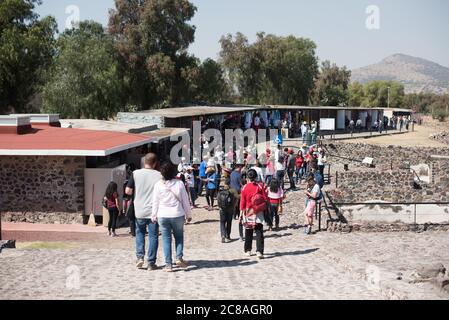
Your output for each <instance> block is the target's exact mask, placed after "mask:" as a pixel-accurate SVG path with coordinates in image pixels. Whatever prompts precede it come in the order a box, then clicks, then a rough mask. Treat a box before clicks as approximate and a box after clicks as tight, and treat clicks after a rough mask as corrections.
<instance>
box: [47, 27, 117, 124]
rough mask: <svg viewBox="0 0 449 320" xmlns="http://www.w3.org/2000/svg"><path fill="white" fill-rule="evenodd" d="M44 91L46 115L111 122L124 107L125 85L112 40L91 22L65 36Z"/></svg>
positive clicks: (59, 40)
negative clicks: (52, 114)
mask: <svg viewBox="0 0 449 320" xmlns="http://www.w3.org/2000/svg"><path fill="white" fill-rule="evenodd" d="M57 47H58V54H57V56H56V57H55V61H54V65H53V67H52V70H51V72H50V76H49V81H48V82H47V83H46V85H45V87H44V90H43V109H44V111H45V112H54V113H59V114H61V115H62V116H63V117H65V118H77V119H79V118H95V119H108V118H109V117H111V116H113V115H115V114H116V112H117V111H119V110H120V109H121V108H122V106H123V104H124V99H123V97H124V91H123V83H122V79H121V77H120V72H119V65H118V59H117V54H116V52H115V49H114V45H113V42H112V39H111V37H110V36H108V35H106V34H105V32H104V29H103V27H102V26H101V25H100V24H98V23H96V22H92V21H85V22H81V23H80V26H79V29H72V30H68V31H66V32H64V33H63V34H62V35H61V36H60V37H59V39H58V43H57Z"/></svg>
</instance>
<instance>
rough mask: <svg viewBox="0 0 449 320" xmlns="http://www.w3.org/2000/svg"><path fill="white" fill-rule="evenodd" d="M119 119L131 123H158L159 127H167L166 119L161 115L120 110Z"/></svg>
mask: <svg viewBox="0 0 449 320" xmlns="http://www.w3.org/2000/svg"><path fill="white" fill-rule="evenodd" d="M117 121H118V122H121V123H130V124H148V125H156V126H157V127H158V129H160V128H165V119H164V117H160V116H152V115H149V114H146V113H131V112H119V113H118V114H117Z"/></svg>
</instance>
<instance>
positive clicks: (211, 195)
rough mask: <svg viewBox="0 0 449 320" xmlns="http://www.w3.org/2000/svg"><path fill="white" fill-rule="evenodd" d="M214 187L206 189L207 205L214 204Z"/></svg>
mask: <svg viewBox="0 0 449 320" xmlns="http://www.w3.org/2000/svg"><path fill="white" fill-rule="evenodd" d="M215 191H216V189H206V200H207V204H208V205H209V206H212V207H213V206H214V200H215Z"/></svg>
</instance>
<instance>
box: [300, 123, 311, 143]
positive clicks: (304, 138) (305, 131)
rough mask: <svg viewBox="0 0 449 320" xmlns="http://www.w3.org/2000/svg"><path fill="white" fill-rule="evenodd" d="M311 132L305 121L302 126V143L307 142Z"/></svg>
mask: <svg viewBox="0 0 449 320" xmlns="http://www.w3.org/2000/svg"><path fill="white" fill-rule="evenodd" d="M308 133H309V126H308V125H307V122H305V121H304V122H303V124H302V126H301V134H302V143H307V134H308Z"/></svg>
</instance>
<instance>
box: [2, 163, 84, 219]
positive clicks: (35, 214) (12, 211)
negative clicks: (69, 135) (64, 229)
mask: <svg viewBox="0 0 449 320" xmlns="http://www.w3.org/2000/svg"><path fill="white" fill-rule="evenodd" d="M84 168H85V158H84V157H43V156H0V185H1V193H2V198H3V209H2V211H3V212H5V213H4V214H3V219H4V220H6V221H17V222H42V223H55V222H56V223H71V222H82V214H83V213H84Z"/></svg>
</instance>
